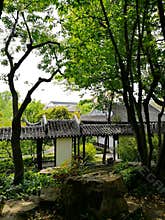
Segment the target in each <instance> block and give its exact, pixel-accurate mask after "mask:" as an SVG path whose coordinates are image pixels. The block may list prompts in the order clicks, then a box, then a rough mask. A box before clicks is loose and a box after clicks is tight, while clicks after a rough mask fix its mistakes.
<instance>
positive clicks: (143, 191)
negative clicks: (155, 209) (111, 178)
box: [113, 162, 157, 197]
mask: <svg viewBox="0 0 165 220" xmlns="http://www.w3.org/2000/svg"><path fill="white" fill-rule="evenodd" d="M142 170H143V167H141V166H138V165H137V166H135V165H130V164H128V163H127V162H121V163H117V164H115V165H114V167H113V172H114V173H115V174H120V175H121V176H122V177H123V181H124V183H125V185H126V187H127V189H128V193H129V194H131V195H135V196H140V197H142V196H146V195H152V194H154V193H157V191H156V188H154V187H153V185H152V183H149V182H148V181H147V180H146V179H145V177H143V175H142V174H141V173H142Z"/></svg>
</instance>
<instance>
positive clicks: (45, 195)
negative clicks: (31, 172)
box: [40, 187, 61, 203]
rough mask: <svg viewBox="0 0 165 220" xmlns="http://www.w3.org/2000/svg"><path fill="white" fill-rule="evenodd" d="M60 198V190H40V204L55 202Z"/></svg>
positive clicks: (49, 188) (51, 188) (50, 188)
mask: <svg viewBox="0 0 165 220" xmlns="http://www.w3.org/2000/svg"><path fill="white" fill-rule="evenodd" d="M60 197H61V188H59V187H47V188H43V189H42V190H41V194H40V200H41V201H40V202H48V203H49V202H57V201H58V200H59V198H60Z"/></svg>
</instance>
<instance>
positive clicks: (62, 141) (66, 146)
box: [56, 138, 72, 166]
mask: <svg viewBox="0 0 165 220" xmlns="http://www.w3.org/2000/svg"><path fill="white" fill-rule="evenodd" d="M71 161H72V138H57V142H56V166H61V165H62V164H64V163H67V164H70V165H71Z"/></svg>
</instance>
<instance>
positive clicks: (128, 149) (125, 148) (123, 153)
mask: <svg viewBox="0 0 165 220" xmlns="http://www.w3.org/2000/svg"><path fill="white" fill-rule="evenodd" d="M118 153H119V156H120V159H122V160H123V161H138V150H137V144H136V140H135V138H134V137H120V139H119V146H118Z"/></svg>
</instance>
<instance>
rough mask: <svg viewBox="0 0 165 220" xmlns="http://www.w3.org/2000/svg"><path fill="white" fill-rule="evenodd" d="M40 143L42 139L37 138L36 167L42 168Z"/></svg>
mask: <svg viewBox="0 0 165 220" xmlns="http://www.w3.org/2000/svg"><path fill="white" fill-rule="evenodd" d="M42 144H43V139H37V167H38V170H42Z"/></svg>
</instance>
